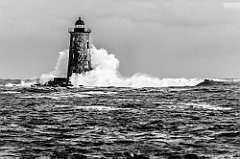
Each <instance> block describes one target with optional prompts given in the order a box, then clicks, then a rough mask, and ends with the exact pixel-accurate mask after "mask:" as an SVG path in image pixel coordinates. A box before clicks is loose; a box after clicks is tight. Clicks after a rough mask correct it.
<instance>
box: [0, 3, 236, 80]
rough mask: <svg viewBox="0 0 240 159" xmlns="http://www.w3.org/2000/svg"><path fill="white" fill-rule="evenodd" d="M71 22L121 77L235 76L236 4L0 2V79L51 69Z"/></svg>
mask: <svg viewBox="0 0 240 159" xmlns="http://www.w3.org/2000/svg"><path fill="white" fill-rule="evenodd" d="M79 16H82V18H83V20H84V21H85V24H86V27H90V28H92V33H91V41H92V42H93V44H94V45H95V46H96V47H97V48H105V49H107V50H108V52H109V53H112V54H115V55H116V57H117V58H118V59H119V61H120V68H119V70H120V72H121V73H122V74H123V75H124V76H131V75H132V74H134V73H147V74H150V75H152V76H156V77H159V78H164V77H173V78H177V77H179V78H180V77H186V78H194V77H197V78H204V77H211V78H226V77H229V78H230V77H234V78H240V70H239V61H240V29H239V27H240V1H239V0H1V1H0V35H1V36H0V78H30V77H39V76H40V75H41V74H42V73H48V72H50V71H52V70H53V69H54V66H55V64H56V61H57V58H58V52H59V51H62V50H64V49H67V48H68V45H69V34H68V31H67V29H68V28H69V27H73V26H74V23H75V21H76V20H77V19H78V17H79Z"/></svg>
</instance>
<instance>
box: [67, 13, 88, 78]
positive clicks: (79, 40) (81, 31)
mask: <svg viewBox="0 0 240 159" xmlns="http://www.w3.org/2000/svg"><path fill="white" fill-rule="evenodd" d="M68 32H69V33H70V46H69V59H68V69H67V78H68V79H69V78H70V77H71V76H72V74H73V73H76V74H81V73H84V72H87V71H90V70H92V67H91V55H90V44H89V34H90V33H91V29H90V28H85V27H84V21H82V19H81V17H80V18H79V19H78V20H77V21H76V23H75V28H69V29H68Z"/></svg>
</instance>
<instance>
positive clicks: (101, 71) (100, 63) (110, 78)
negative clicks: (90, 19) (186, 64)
mask: <svg viewBox="0 0 240 159" xmlns="http://www.w3.org/2000/svg"><path fill="white" fill-rule="evenodd" d="M91 58H92V67H93V70H92V71H89V72H86V73H84V74H73V75H72V77H71V78H70V81H71V83H72V84H73V86H74V87H78V86H79V85H83V86H98V87H109V86H114V87H184V86H209V85H219V84H232V83H239V82H240V80H239V79H209V78H206V79H199V78H191V79H186V78H163V79H159V78H157V77H152V76H150V75H147V74H140V73H137V74H134V75H133V76H132V77H123V76H122V75H121V74H120V73H119V71H118V67H119V60H118V59H117V58H116V57H115V55H113V54H109V53H108V52H107V50H105V49H96V48H95V47H94V46H93V45H92V49H91ZM67 63H68V50H64V51H62V52H60V53H59V58H58V60H57V64H56V66H55V70H54V71H52V72H49V73H48V74H42V75H41V77H40V78H39V79H27V80H21V79H0V85H4V86H21V87H30V86H32V85H36V84H41V85H44V84H46V83H47V82H48V81H51V80H53V79H54V78H55V77H66V74H67V70H66V68H67Z"/></svg>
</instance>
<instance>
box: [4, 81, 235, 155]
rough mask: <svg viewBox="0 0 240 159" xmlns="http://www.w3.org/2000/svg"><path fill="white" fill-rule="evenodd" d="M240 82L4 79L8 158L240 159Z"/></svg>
mask: <svg viewBox="0 0 240 159" xmlns="http://www.w3.org/2000/svg"><path fill="white" fill-rule="evenodd" d="M239 86H240V84H239V82H236V81H235V82H227V83H226V82H216V83H214V82H212V83H207V84H206V85H204V84H203V85H200V86H193V87H165V88H157V87H154V88H124V87H80V88H71V87H40V86H38V87H37V86H33V87H21V86H11V87H9V86H3V85H2V86H0V158H1V159H12V158H13V159H18V158H20V159H25V158H26V159H28V158H29V159H31V158H36V159H51V158H63V159H65V158H66V159H70V158H75V159H76V158H80V159H81V158H82V159H84V158H87V159H100V158H102V159H103V158H112V159H115V158H116V159H118V158H119V159H125V158H128V159H130V158H141V157H142V158H144V157H145V158H151V159H184V156H185V158H186V159H187V156H191V155H187V154H192V159H195V158H197V156H198V158H202V159H208V158H209V159H210V158H211V159H223V158H224V159H226V158H233V159H239V158H240V107H239V106H240V90H239ZM193 154H195V155H193ZM194 157H195V158H194ZM190 158H191V157H190Z"/></svg>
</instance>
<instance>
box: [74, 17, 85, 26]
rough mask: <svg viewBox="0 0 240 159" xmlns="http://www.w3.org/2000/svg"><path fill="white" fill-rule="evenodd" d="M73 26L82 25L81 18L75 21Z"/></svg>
mask: <svg viewBox="0 0 240 159" xmlns="http://www.w3.org/2000/svg"><path fill="white" fill-rule="evenodd" d="M75 25H84V21H82V19H81V17H79V19H78V20H77V21H76V23H75Z"/></svg>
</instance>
